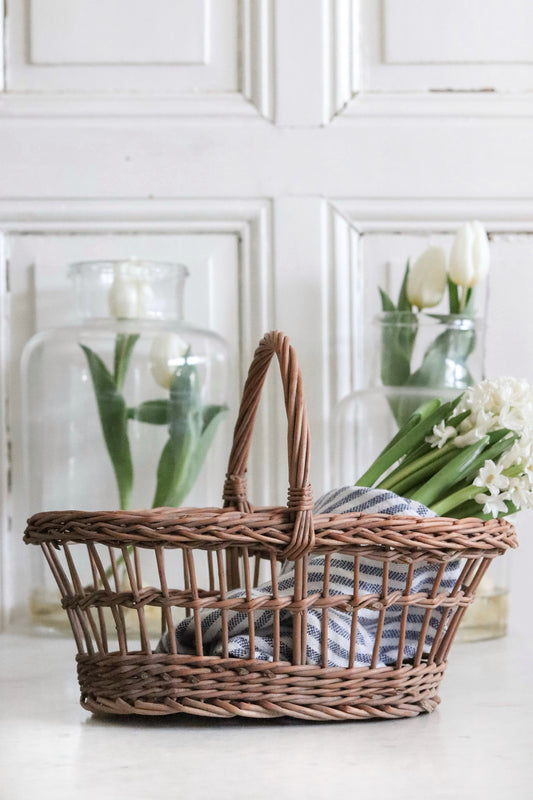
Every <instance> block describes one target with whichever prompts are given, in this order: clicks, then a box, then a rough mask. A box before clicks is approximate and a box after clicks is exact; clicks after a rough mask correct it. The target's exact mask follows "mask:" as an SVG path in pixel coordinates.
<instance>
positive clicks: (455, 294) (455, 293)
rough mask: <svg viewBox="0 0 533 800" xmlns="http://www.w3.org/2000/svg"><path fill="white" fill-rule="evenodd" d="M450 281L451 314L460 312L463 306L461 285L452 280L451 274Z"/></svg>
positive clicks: (448, 279)
mask: <svg viewBox="0 0 533 800" xmlns="http://www.w3.org/2000/svg"><path fill="white" fill-rule="evenodd" d="M447 281H448V299H449V301H450V314H460V313H461V308H460V303H459V287H458V286H457V284H456V283H454V282H453V281H452V279H451V278H450V276H448V278H447Z"/></svg>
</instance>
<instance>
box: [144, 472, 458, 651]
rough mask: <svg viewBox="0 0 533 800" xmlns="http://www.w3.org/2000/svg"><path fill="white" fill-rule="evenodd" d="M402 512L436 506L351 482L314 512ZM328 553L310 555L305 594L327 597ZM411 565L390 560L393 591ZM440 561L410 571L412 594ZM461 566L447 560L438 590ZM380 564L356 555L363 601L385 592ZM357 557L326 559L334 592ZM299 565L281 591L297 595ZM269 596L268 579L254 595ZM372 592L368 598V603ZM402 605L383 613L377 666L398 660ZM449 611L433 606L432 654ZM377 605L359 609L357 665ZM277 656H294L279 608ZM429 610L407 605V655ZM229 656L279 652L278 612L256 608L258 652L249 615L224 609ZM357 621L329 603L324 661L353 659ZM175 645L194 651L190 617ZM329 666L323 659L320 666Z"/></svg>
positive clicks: (215, 632)
mask: <svg viewBox="0 0 533 800" xmlns="http://www.w3.org/2000/svg"><path fill="white" fill-rule="evenodd" d="M357 511H360V512H364V513H383V514H405V515H408V516H413V517H434V516H436V515H435V514H434V512H432V511H430V510H429V509H428V508H427V507H426V506H423V505H421V504H420V503H415V502H413V501H411V500H407V499H405V498H402V497H399V496H398V495H396V494H394V493H393V492H388V491H383V490H380V489H365V488H361V487H354V486H347V487H343V488H341V489H334V490H332V491H330V492H328V493H327V494H325V495H323V496H322V497H321V498H320V499H319V500H318V501H317V503H316V504H315V508H314V513H315V514H320V513H335V514H342V513H347V512H357ZM324 559H325V556H313V557H311V558H309V561H308V579H307V595H308V596H310V595H314V594H317V595H322V593H323V591H324ZM408 569H409V565H407V564H399V563H398V562H395V561H393V562H391V563H390V567H389V574H388V594H391V593H392V592H395V591H398V592H400V593H403V592H404V591H405V587H406V576H407V572H408ZM439 569H440V565H439V564H427V563H422V564H419V565H416V566H415V568H414V570H413V578H412V584H411V590H410V593H411V594H416V593H418V592H420V593H423V594H424V595H428V594H429V593H430V592H431V590H432V589H433V584H434V582H435V578H436V575H437V573H438V571H439ZM459 572H460V560H459V559H456V560H454V561H450V562H449V563H448V564H447V565H446V568H445V570H444V572H443V575H442V578H441V582H440V586H439V587H438V591H439V592H449V591H451V589H452V588H453V586H454V585H455V583H456V581H457V578H458V577H459ZM382 579H383V562H381V561H374V560H371V559H367V558H361V559H360V560H359V586H358V595H359V599H360V600H363V599H364V595H380V594H381V592H382ZM353 582H354V559H353V556H347V555H344V554H342V553H338V554H333V555H332V556H331V558H330V565H329V594H330V595H353V590H354V589H353ZM294 585H295V575H294V563H293V562H286V563H285V564H284V566H283V568H282V570H281V574H280V576H279V578H278V595H279V596H280V597H290V596H291V595H293V593H294ZM270 595H272V584H271V582H270V581H268V582H265V583H262V584H261V585H259V586H257V587H256V588H255V589H253V590H252V596H253V597H261V596H270ZM227 597H231V598H240V597H246V592H245V590H244V589H241V588H239V589H235V590H233V591H231V592H228V594H227ZM370 600H371V598H369V601H370ZM403 608H404V606H403V605H401V604H393V605H391V606H389V607H388V608H387V609H386V611H385V615H384V623H383V629H382V634H381V637H380V644H379V649H378V659H377V662H376V666H378V667H383V666H388V665H391V664H394V663H396V661H397V658H398V647H399V643H400V628H401V619H402V613H403ZM444 613H446V609H445V608H442V607H437V608H435V609H433V610H432V611H431V614H430V617H429V623H428V625H427V631H426V634H425V640H424V652H429V650H430V649H431V646H432V644H433V642H434V639H435V635H436V632H437V629H438V627H439V625H440V623H441V620H442V616H443V614H444ZM379 614H380V612H379V610H377V609H372V608H367V607H364V606H363V607H361V608H360V609H359V611H358V615H357V630H356V653H355V666H369V665H370V663H371V661H372V653H373V650H374V645H375V641H376V634H377V628H378V620H379ZM279 617H280V659H281V660H283V661H290V660H291V659H292V614H291V612H290V611H287V610H281V611H280V614H279ZM424 617H425V609H424V608H421V607H415V606H409V608H408V612H407V618H406V631H405V642H404V648H403V655H402V661H407V660H409V659H411V658H414V656H415V653H416V651H417V648H418V639H419V636H420V632H421V629H422V626H423V624H424ZM200 619H201V629H202V640H203V647H204V655H222V617H221V613H220V611H219V610H218V609H212V610H209V609H207V610H205V611H203V612H202V613H201V615H200ZM227 624H228V638H229V648H228V649H229V655H230V657H233V658H244V659H247V658H255V659H259V660H264V661H272V660H273V652H274V634H273V627H274V612H273V611H272V610H268V609H259V610H258V611H255V612H254V630H255V637H254V639H255V652H253V653H250V652H249V645H250V637H249V615H248V613H246V612H241V611H228V612H227ZM351 627H352V613H351V611H341V610H338V609H330V610H329V611H328V621H327V635H328V647H327V666H328V667H346V666H348V663H349V647H350V636H351ZM174 633H175V637H176V646H177V651H178V653H179V654H184V655H194V654H195V653H196V647H195V621H194V617H192V616H191V617H187V618H186V619H184V620H183V621H182V622H180V623H179V624H178V625H177V627H176V629H175V632H174ZM321 637H322V610H321V609H320V608H316V607H314V606H312V607H311V608H309V610H308V612H307V649H306V663H307V664H313V665H317V664H321V662H322V657H321ZM156 651H157V652H160V653H168V652H170V647H169V634H168V632H167V633H166V634H165V635H164V636H163V637H162V638H161V640H160V641H159V644H158V646H157V650H156ZM323 666H325V665H323Z"/></svg>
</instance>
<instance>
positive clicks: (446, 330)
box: [332, 312, 508, 641]
mask: <svg viewBox="0 0 533 800" xmlns="http://www.w3.org/2000/svg"><path fill="white" fill-rule="evenodd" d="M373 328H374V330H373V334H374V336H373V347H371V349H370V351H369V354H370V355H371V363H370V365H363V370H362V371H363V374H364V375H368V376H370V386H369V387H368V388H365V389H362V390H360V391H357V392H354V393H353V394H351V395H349V396H347V397H345V398H344V399H343V400H341V401H340V402H339V404H338V405H337V407H336V409H335V410H334V414H333V448H332V452H333V459H334V463H333V465H332V467H333V475H334V482H335V485H336V486H345V485H349V484H351V483H356V482H357V481H358V478H359V476H362V475H363V474H364V473H365V472H366V470H367V469H368V467H369V466H370V464H371V463H372V462H373V461H374V460H375V459H376V457H377V456H378V455H379V453H380V452H381V450H382V449H383V448H384V447H385V446H386V445H387V443H388V442H389V441H390V440H391V439H392V438H393V436H394V435H395V434H396V433H397V431H398V429H399V428H400V427H401V425H403V424H404V423H405V422H406V421H407V419H408V418H409V416H410V415H411V414H412V412H413V411H414V410H415V409H416V408H417V407H418V406H420V405H421V404H422V403H424V402H426V401H429V400H433V399H435V398H437V397H438V398H440V399H441V400H442V401H443V402H444V401H447V400H452V399H453V398H455V397H457V395H458V394H460V392H461V391H462V390H463V389H465V388H466V387H467V386H470V385H472V384H473V383H476V382H478V381H480V380H483V378H484V362H485V325H484V322H483V321H482V320H479V319H472V318H470V317H461V316H456V315H440V314H439V315H429V314H418V315H416V316H415V315H413V314H410V313H397V312H393V313H385V314H381V315H379V316H378V317H377V318H376V320H375V322H374V326H373ZM501 562H503V563H501ZM507 599H508V572H507V559H506V558H500V559H495V560H494V563H493V564H492V565H491V567H490V568H489V570H488V572H487V574H486V575H485V577H484V578H483V581H482V582H481V584H480V586H479V588H478V591H477V597H476V600H475V601H474V602H473V604H472V606H470V607H469V608H468V609H467V611H466V613H465V615H464V617H463V621H462V623H461V627H460V630H459V635H458V638H459V639H460V640H462V641H474V640H478V639H488V638H496V637H498V636H503V635H504V634H505V632H506V628H507Z"/></svg>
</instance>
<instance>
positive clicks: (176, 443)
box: [153, 361, 203, 508]
mask: <svg viewBox="0 0 533 800" xmlns="http://www.w3.org/2000/svg"><path fill="white" fill-rule="evenodd" d="M168 410H169V421H170V424H169V439H168V442H167V443H166V445H165V447H164V448H163V452H162V453H161V458H160V460H159V465H158V468H157V485H156V491H155V496H154V502H153V506H154V508H156V507H158V506H179V505H181V502H182V501H183V498H184V496H185V495H184V489H183V487H184V486H185V483H186V478H187V472H188V469H189V465H190V462H191V459H192V455H193V453H194V450H195V449H196V446H197V444H198V440H199V438H200V435H201V431H202V425H203V421H202V415H201V405H200V386H199V381H198V373H197V370H196V367H194V366H193V365H191V364H189V363H188V362H187V361H186V362H185V363H184V364H182V365H181V366H179V367H178V368H177V369H176V372H175V373H174V377H173V379H172V383H171V385H170V398H169V405H168Z"/></svg>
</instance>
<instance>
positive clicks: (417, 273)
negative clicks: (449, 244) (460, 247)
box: [407, 247, 446, 309]
mask: <svg viewBox="0 0 533 800" xmlns="http://www.w3.org/2000/svg"><path fill="white" fill-rule="evenodd" d="M445 288H446V253H445V251H444V248H442V247H428V249H427V250H424V252H423V253H422V255H421V256H419V258H417V260H416V261H415V263H414V264H413V266H412V267H411V269H410V270H409V275H408V276H407V299H408V300H409V302H410V303H411V305H412V306H416V307H417V308H419V309H421V308H433V306H436V305H438V304H439V303H440V301H441V300H442V296H443V294H444V290H445Z"/></svg>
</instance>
